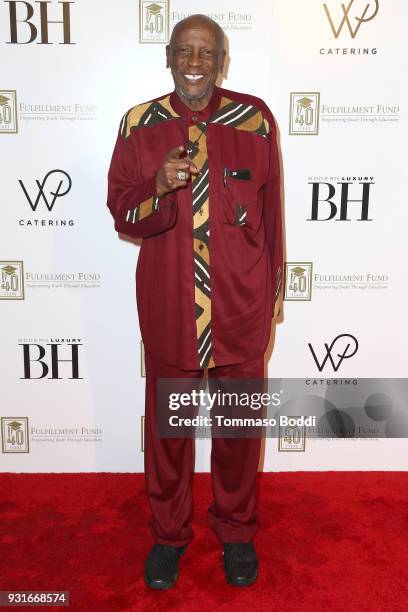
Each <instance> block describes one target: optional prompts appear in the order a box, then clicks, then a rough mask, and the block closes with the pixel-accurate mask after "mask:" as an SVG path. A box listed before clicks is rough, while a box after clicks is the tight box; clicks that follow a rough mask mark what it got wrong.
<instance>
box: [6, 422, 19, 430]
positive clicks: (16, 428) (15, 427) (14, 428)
mask: <svg viewBox="0 0 408 612" xmlns="http://www.w3.org/2000/svg"><path fill="white" fill-rule="evenodd" d="M7 425H8V426H9V427H10V429H12V430H13V431H17V430H18V429H20V427H21V423H18V422H17V421H11V423H7Z"/></svg>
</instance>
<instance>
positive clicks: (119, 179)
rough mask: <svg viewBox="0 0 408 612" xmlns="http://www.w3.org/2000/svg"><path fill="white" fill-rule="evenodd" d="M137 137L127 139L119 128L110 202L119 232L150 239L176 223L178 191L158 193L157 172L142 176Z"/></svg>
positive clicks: (111, 169) (112, 167)
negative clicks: (136, 143)
mask: <svg viewBox="0 0 408 612" xmlns="http://www.w3.org/2000/svg"><path fill="white" fill-rule="evenodd" d="M122 123H123V120H122ZM122 123H121V125H122ZM135 137H137V135H135V136H133V134H130V135H129V136H128V137H127V138H125V137H124V136H123V135H122V131H121V129H119V133H118V136H117V139H116V144H115V148H114V150H113V155H112V160H111V163H110V167H109V172H108V201H107V205H108V208H109V210H110V212H111V213H112V216H113V218H114V220H115V230H116V231H117V232H120V233H123V234H126V235H128V236H131V237H132V238H148V237H149V236H154V235H155V234H159V233H161V232H163V231H165V230H167V229H170V228H171V227H173V226H174V224H175V222H176V217H177V199H176V193H175V192H170V193H167V194H165V195H164V196H162V197H158V196H157V195H156V175H153V176H152V177H150V178H149V179H147V180H145V179H142V177H141V173H140V160H139V159H138V157H139V156H138V154H137V151H136V149H137V147H136V146H135V142H134V138H135ZM158 169H159V168H158Z"/></svg>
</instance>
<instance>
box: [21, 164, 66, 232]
mask: <svg viewBox="0 0 408 612" xmlns="http://www.w3.org/2000/svg"><path fill="white" fill-rule="evenodd" d="M18 182H19V184H20V187H21V189H22V191H23V193H24V196H25V198H26V200H27V202H28V204H29V206H30V208H31V210H32V211H33V213H36V212H37V208H38V207H39V206H40V203H41V204H42V205H43V207H44V208H45V209H46V210H48V212H50V213H51V212H52V211H53V209H54V206H55V203H56V201H57V199H59V198H62V197H64V196H66V195H67V194H68V193H69V192H70V191H71V187H72V180H71V177H70V176H69V174H68V173H67V172H65V170H50V171H49V172H47V174H46V175H45V176H44V178H43V179H42V180H38V179H36V181H35V183H36V185H35V187H32V185H30V186H27V184H26V183H24V182H23V180H22V179H19V181H18ZM44 208H43V209H44ZM19 225H20V226H25V227H34V226H35V227H38V226H42V227H63V226H71V227H72V226H73V225H74V221H73V220H72V219H20V220H19Z"/></svg>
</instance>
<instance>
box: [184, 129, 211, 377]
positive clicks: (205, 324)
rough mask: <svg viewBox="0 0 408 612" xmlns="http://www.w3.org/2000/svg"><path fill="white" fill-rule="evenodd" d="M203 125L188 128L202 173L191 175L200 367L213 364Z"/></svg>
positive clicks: (207, 183) (207, 179)
mask: <svg viewBox="0 0 408 612" xmlns="http://www.w3.org/2000/svg"><path fill="white" fill-rule="evenodd" d="M205 128H206V125H205V124H204V123H200V124H198V125H193V126H192V127H190V128H189V132H188V136H189V141H190V142H189V150H190V151H191V152H190V158H191V159H192V160H193V161H194V163H195V165H196V166H197V168H198V169H199V170H200V171H201V174H198V175H197V176H194V177H193V179H192V186H191V187H192V194H193V198H192V206H193V249H194V278H195V283H194V295H195V313H196V329H197V350H198V356H199V362H200V367H201V368H213V367H214V366H215V361H214V356H213V352H212V338H211V279H210V228H209V196H208V193H209V179H210V177H209V170H208V159H207V141H206V135H205Z"/></svg>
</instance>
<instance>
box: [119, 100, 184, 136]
mask: <svg viewBox="0 0 408 612" xmlns="http://www.w3.org/2000/svg"><path fill="white" fill-rule="evenodd" d="M179 116H180V115H177V113H175V111H174V110H173V108H172V106H171V105H170V96H166V97H164V98H161V100H155V101H154V102H145V103H144V104H138V105H137V106H134V107H133V108H131V109H130V110H129V111H128V112H127V113H126V114H125V115H124V116H123V118H122V122H121V125H120V132H121V134H122V138H125V139H126V138H128V137H129V136H130V132H131V130H134V129H136V128H142V127H151V126H152V125H156V124H157V123H161V122H162V121H168V120H169V119H174V118H176V117H179Z"/></svg>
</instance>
